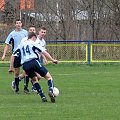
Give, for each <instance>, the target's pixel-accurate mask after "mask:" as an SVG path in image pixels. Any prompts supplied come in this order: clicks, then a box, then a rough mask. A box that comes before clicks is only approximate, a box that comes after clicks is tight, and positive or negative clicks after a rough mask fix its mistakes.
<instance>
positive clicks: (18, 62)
mask: <svg viewBox="0 0 120 120" xmlns="http://www.w3.org/2000/svg"><path fill="white" fill-rule="evenodd" d="M20 66H21V59H20V57H18V56H14V62H13V67H14V68H19V67H20Z"/></svg>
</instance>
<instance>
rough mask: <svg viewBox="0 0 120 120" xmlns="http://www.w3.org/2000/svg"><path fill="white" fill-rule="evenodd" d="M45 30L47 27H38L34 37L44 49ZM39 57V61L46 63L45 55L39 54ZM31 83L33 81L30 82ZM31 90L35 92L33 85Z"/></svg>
mask: <svg viewBox="0 0 120 120" xmlns="http://www.w3.org/2000/svg"><path fill="white" fill-rule="evenodd" d="M46 31H47V29H46V28H45V27H43V26H42V27H41V28H40V30H39V34H38V36H37V39H36V41H35V42H36V43H37V44H40V45H41V46H42V47H43V48H44V49H46V41H45V39H44V38H45V36H46ZM39 58H40V62H41V63H42V64H43V63H44V64H45V65H46V64H48V61H47V59H46V57H45V56H44V55H43V54H39ZM39 78H40V76H39ZM31 83H32V81H31ZM32 84H33V83H32ZM32 91H34V92H37V91H36V88H35V87H34V86H32Z"/></svg>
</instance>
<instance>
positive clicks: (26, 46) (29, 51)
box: [14, 40, 45, 64]
mask: <svg viewBox="0 0 120 120" xmlns="http://www.w3.org/2000/svg"><path fill="white" fill-rule="evenodd" d="M38 51H39V52H43V51H45V49H44V48H43V47H41V45H39V44H36V43H35V42H34V41H32V40H26V41H24V43H23V44H20V45H19V46H18V47H17V49H16V51H15V53H14V54H16V53H17V52H19V53H20V58H21V64H23V63H25V62H28V61H30V60H32V59H39V56H38Z"/></svg>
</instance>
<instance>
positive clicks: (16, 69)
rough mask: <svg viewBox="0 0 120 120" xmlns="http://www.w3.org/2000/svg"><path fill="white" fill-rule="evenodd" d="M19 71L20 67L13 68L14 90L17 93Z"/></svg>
mask: <svg viewBox="0 0 120 120" xmlns="http://www.w3.org/2000/svg"><path fill="white" fill-rule="evenodd" d="M19 72H20V68H15V70H14V74H15V76H14V79H15V92H16V93H18V92H19Z"/></svg>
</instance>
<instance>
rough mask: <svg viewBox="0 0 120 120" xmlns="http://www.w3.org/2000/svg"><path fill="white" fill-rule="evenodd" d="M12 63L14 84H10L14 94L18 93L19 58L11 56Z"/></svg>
mask: <svg viewBox="0 0 120 120" xmlns="http://www.w3.org/2000/svg"><path fill="white" fill-rule="evenodd" d="M13 57H14V61H13V67H14V82H12V83H15V84H12V88H14V89H15V92H16V93H17V92H19V72H20V66H21V64H20V58H19V57H17V56H13Z"/></svg>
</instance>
